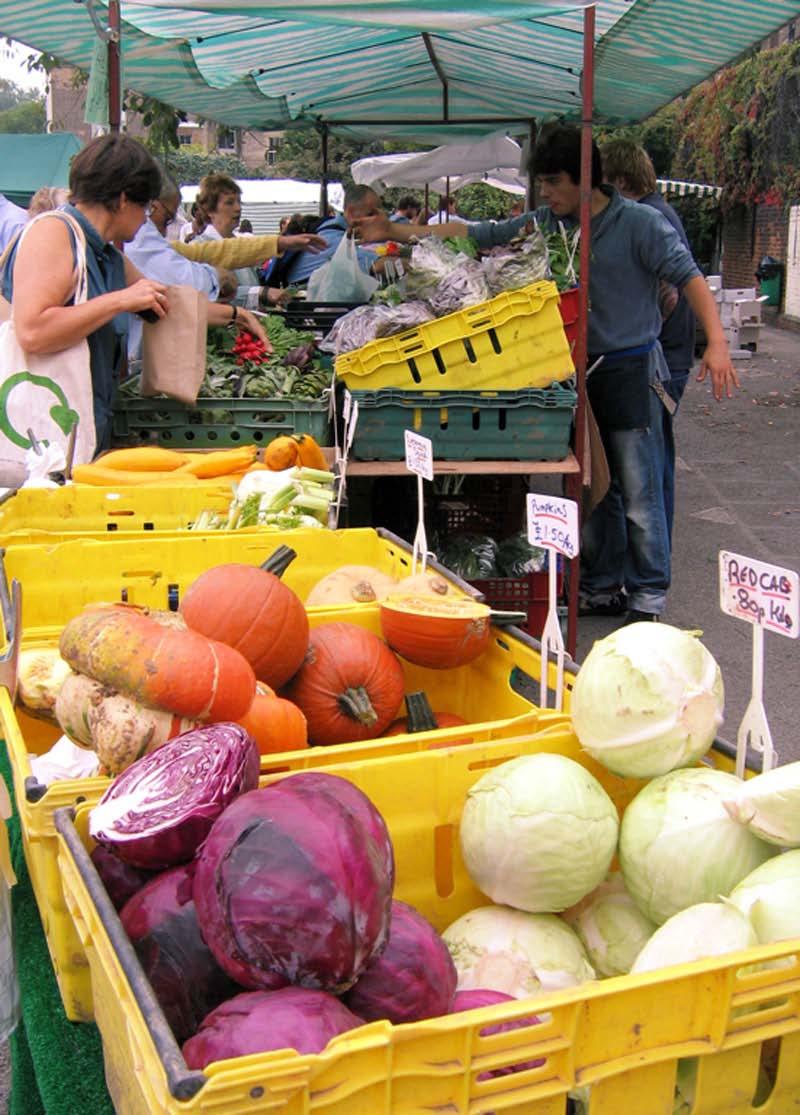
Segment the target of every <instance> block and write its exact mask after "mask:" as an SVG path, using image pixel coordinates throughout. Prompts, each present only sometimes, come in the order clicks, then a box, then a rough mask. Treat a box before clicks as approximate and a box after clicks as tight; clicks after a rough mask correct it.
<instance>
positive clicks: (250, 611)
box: [181, 562, 308, 688]
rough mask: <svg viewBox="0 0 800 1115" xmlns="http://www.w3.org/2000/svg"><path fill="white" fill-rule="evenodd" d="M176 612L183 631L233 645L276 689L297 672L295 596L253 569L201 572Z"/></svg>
mask: <svg viewBox="0 0 800 1115" xmlns="http://www.w3.org/2000/svg"><path fill="white" fill-rule="evenodd" d="M181 614H182V615H183V617H184V619H185V620H186V622H187V623H188V625H189V627H191V628H193V629H194V630H195V631H200V632H201V633H202V634H203V635H207V636H208V637H209V638H210V639H218V640H219V641H220V642H221V643H227V644H228V646H231V647H235V648H236V650H238V651H239V653H240V654H242V655H244V657H245V658H246V659H247V661H248V662H249V663H250V665H251V666H252V667H253V670H254V671H255V675H256V677H257V678H258V680H259V681H264V682H266V683H267V685H271V686H273V687H274V688H278V687H279V686H281V685H283V684H284V683H285V682H287V681H288V680H289V678H290V677H292V675H293V674H295V673H296V672H297V670H298V669H299V668H300V665H301V663H302V661H303V658H304V657H305V653H306V649H307V647H308V616H307V615H306V610H305V608H304V607H303V604H302V602H301V601H300V598H299V597H298V596H297V595H296V594H295V593H294V592H292V590H291V589H290V588H287V586H286V585H285V584H283V582H282V581H281V580H280V579H279V578H278V577H276V576H275V574H274V573H270V572H268V571H267V570H265V569H260V568H259V567H258V566H257V565H240V564H238V563H236V562H231V563H230V564H227V565H216V566H214V568H213V569H208V570H206V572H205V573H201V574H200V576H199V577H198V578H197V580H196V581H194V582H193V583H192V584H191V585H190V586H189V588H188V590H187V592H186V595H185V596H184V598H183V600H182V601H181Z"/></svg>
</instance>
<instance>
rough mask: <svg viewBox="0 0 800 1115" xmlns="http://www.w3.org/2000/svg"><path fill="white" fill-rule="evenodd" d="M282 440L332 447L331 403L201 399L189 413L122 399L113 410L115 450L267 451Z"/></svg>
mask: <svg viewBox="0 0 800 1115" xmlns="http://www.w3.org/2000/svg"><path fill="white" fill-rule="evenodd" d="M281 434H311V436H312V437H313V438H314V439H315V440H316V441H318V442H319V444H320V445H328V444H330V436H329V435H330V418H329V415H328V402H327V400H322V399H320V400H305V399H304V400H295V399H207V398H199V399H198V400H197V403H196V404H195V406H193V407H190V406H186V404H185V403H180V402H178V401H177V399H125V398H118V399H117V401H116V403H115V405H114V418H113V426H112V441H113V443H114V445H142V444H150V445H163V446H166V447H168V448H170V449H181V448H188V447H192V448H204V447H208V446H213V447H214V448H220V447H223V446H226V445H242V444H246V445H249V444H252V443H256V444H258V445H261V444H263V445H266V444H267V443H268V442H270V441H272V439H273V438H274V437H278V436H279V435H281Z"/></svg>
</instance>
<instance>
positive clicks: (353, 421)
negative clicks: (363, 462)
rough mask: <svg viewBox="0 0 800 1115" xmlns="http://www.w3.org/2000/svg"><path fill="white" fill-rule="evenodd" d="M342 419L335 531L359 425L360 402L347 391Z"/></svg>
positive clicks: (337, 451)
mask: <svg viewBox="0 0 800 1115" xmlns="http://www.w3.org/2000/svg"><path fill="white" fill-rule="evenodd" d="M342 419H343V432H342V446H341V448H339V445H338V442H337V445H336V472H337V474H338V477H339V488H338V491H337V493H336V510H335V513H334V516H333V518H334V529H335V528H337V527H338V526H339V514H340V512H341V509H342V497H343V496H344V493H345V489H346V488H347V458H348V455H349V453H350V449H351V447H352V445H353V438H354V437H355V436H356V426H357V425H358V400H357V399H354V398H353V396H352V395H351V394H350V392H349V391H347V390H346V391H345V392H344V397H343V401H342ZM333 425H334V428H335V427H336V422H334V424H333Z"/></svg>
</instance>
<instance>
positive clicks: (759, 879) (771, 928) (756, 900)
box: [730, 851, 800, 945]
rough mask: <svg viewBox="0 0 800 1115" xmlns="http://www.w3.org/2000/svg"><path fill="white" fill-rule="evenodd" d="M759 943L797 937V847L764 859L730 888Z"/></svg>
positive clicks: (799, 927)
mask: <svg viewBox="0 0 800 1115" xmlns="http://www.w3.org/2000/svg"><path fill="white" fill-rule="evenodd" d="M730 897H731V902H733V903H734V904H735V905H736V906H738V907H739V909H740V910H741V911H742V913H744V914H747V916H748V917H749V918H750V921H751V922H752V923H753V928H754V929H755V931H756V933H757V934H758V940H759V942H760V943H761V944H762V945H769V944H771V943H772V942H773V941H786V940H788V939H789V938H791V937H800V851H795V852H785V853H784V854H783V855H780V856H775V857H774V859H771V860H769V862H768V863H763V864H762V865H761V867H757V868H756V869H755V871H751V873H750V874H749V875H748V876H746V878H744V879H742V881H741V882H740V883H739V885H738V886H737V887H735V888H734V890H732V891H731V896H730Z"/></svg>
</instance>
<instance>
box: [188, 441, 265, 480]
mask: <svg viewBox="0 0 800 1115" xmlns="http://www.w3.org/2000/svg"><path fill="white" fill-rule="evenodd" d="M257 453H258V449H257V448H256V446H255V445H241V446H239V445H237V446H236V448H235V449H217V450H215V451H214V452H211V453H192V454H191V455H190V456H189V459H188V460H187V462H186V463H185V464H184V465H183V466H182V467H181V473H190V474H191V475H192V476H196V477H197V478H198V479H199V480H206V479H209V478H210V477H214V476H227V475H228V474H229V473H232V472H243V471H244V470H245V469H247V468H249V467H250V466H251V465H252V464H253V462H254V461H255V459H256V454H257Z"/></svg>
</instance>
